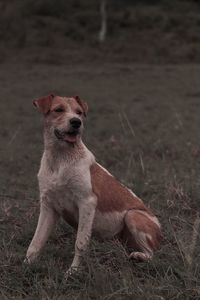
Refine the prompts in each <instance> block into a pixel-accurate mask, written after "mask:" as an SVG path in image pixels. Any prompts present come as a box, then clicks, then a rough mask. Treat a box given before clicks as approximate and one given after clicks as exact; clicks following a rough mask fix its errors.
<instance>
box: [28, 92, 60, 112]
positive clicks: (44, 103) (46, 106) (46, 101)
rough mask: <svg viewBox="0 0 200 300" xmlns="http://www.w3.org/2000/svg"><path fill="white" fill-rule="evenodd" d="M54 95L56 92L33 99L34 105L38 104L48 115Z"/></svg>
mask: <svg viewBox="0 0 200 300" xmlns="http://www.w3.org/2000/svg"><path fill="white" fill-rule="evenodd" d="M54 97H55V95H54V94H50V95H48V96H44V97H41V98H39V99H36V100H33V105H34V106H36V107H37V108H38V109H39V110H40V111H41V112H42V113H43V114H44V115H46V114H47V113H48V112H49V110H50V108H51V103H52V100H53V98H54Z"/></svg>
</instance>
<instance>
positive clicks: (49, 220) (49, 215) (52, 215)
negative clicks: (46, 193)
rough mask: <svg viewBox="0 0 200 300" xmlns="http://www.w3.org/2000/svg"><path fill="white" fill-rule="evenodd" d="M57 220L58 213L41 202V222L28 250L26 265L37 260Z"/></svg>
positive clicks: (39, 221)
mask: <svg viewBox="0 0 200 300" xmlns="http://www.w3.org/2000/svg"><path fill="white" fill-rule="evenodd" d="M57 219H58V215H57V213H56V212H55V211H54V210H53V209H52V208H50V207H49V206H47V205H46V204H45V203H43V202H41V206H40V215H39V220H38V224H37V228H36V231H35V234H34V237H33V239H32V242H31V244H30V246H29V247H28V250H27V254H26V259H25V262H26V263H32V262H33V261H34V260H35V259H36V258H37V256H38V255H39V253H40V250H41V249H42V247H43V246H44V244H45V242H46V241H47V239H48V237H49V235H50V233H51V231H52V229H53V227H54V225H55V223H56V221H57Z"/></svg>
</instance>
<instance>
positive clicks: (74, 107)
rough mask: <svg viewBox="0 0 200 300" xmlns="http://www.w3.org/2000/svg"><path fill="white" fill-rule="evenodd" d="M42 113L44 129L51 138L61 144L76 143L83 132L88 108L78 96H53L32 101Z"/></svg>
mask: <svg viewBox="0 0 200 300" xmlns="http://www.w3.org/2000/svg"><path fill="white" fill-rule="evenodd" d="M33 104H34V105H35V106H36V107H37V108H38V109H39V110H40V111H41V112H42V113H43V115H44V118H45V127H46V129H47V130H48V132H49V133H50V135H51V137H52V138H53V139H55V140H56V141H58V142H61V143H64V142H65V143H73V144H74V143H76V142H77V141H78V140H79V139H80V137H81V133H82V131H83V119H84V117H86V114H87V111H88V106H87V104H86V102H85V101H83V100H81V99H80V98H79V97H78V96H75V97H69V98H68V97H60V96H55V95H53V94H51V95H48V96H45V97H42V98H39V99H37V100H34V101H33Z"/></svg>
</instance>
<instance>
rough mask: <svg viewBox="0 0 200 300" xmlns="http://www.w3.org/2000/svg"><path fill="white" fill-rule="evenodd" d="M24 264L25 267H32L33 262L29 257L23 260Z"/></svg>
mask: <svg viewBox="0 0 200 300" xmlns="http://www.w3.org/2000/svg"><path fill="white" fill-rule="evenodd" d="M23 264H24V265H30V264H31V260H30V259H29V258H28V257H25V259H24V260H23Z"/></svg>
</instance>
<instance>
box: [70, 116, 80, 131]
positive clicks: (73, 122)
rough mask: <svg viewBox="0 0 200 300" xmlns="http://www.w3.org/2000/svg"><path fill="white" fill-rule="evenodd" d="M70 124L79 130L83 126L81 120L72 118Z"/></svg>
mask: <svg viewBox="0 0 200 300" xmlns="http://www.w3.org/2000/svg"><path fill="white" fill-rule="evenodd" d="M70 124H71V125H72V127H73V128H75V129H78V128H79V127H80V126H81V120H80V119H78V118H72V119H70Z"/></svg>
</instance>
